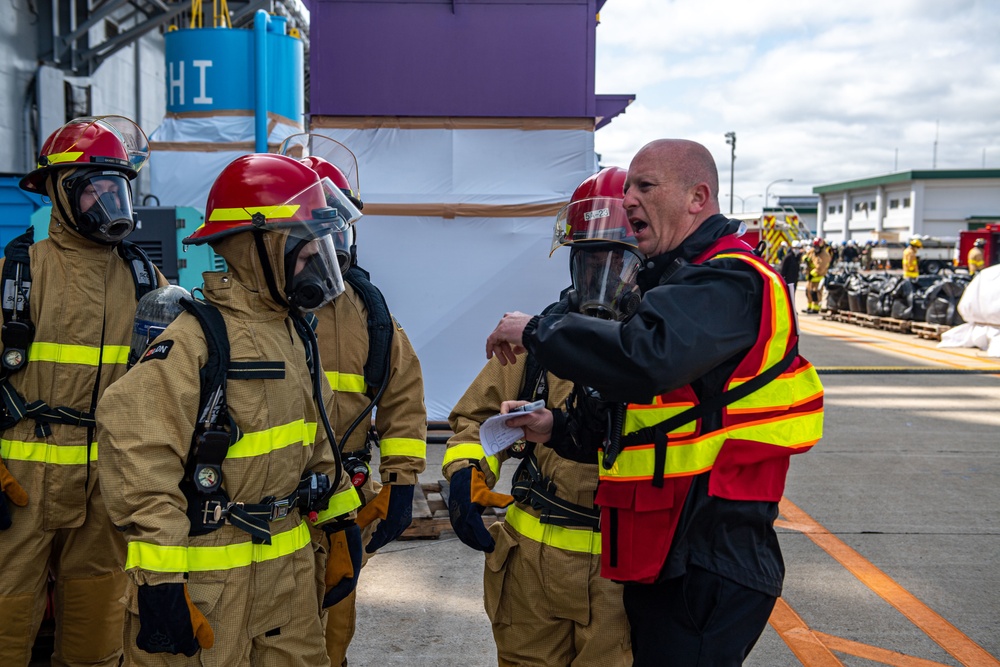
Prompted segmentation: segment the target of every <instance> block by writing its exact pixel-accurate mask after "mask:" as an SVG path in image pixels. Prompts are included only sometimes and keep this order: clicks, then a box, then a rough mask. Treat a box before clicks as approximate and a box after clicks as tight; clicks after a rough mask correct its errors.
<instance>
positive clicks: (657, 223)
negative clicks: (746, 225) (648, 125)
mask: <svg viewBox="0 0 1000 667" xmlns="http://www.w3.org/2000/svg"><path fill="white" fill-rule="evenodd" d="M623 203H624V205H625V210H626V211H627V212H628V215H629V222H630V224H631V225H632V229H633V231H634V232H635V235H636V240H637V241H638V243H639V250H641V251H642V252H643V253H645V254H646V256H647V257H653V256H656V255H661V254H663V253H665V252H669V251H671V250H673V249H674V248H676V247H678V246H679V245H680V244H681V243H682V242H683V241H684V239H686V238H687V237H688V236H690V235H691V234H692V233H693V232H694V231H695V230H696V229H698V227H699V226H700V225H701V223H702V222H704V221H705V220H707V219H708V218H710V217H711V216H713V215H715V214H716V213H718V212H719V172H718V169H717V168H716V166H715V160H714V159H713V158H712V154H711V153H709V152H708V149H706V148H705V147H704V146H702V145H701V144H699V143H696V142H694V141H688V140H686V139H658V140H657V141H653V142H650V143H648V144H646V145H645V146H643V147H642V148H641V149H640V150H639V152H638V153H636V155H635V157H634V158H632V163H631V164H630V165H629V168H628V176H627V178H626V180H625V199H624V202H623Z"/></svg>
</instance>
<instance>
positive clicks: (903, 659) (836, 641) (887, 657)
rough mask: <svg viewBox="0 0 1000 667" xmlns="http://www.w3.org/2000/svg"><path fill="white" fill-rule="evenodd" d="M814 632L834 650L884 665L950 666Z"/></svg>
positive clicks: (896, 666) (893, 666)
mask: <svg viewBox="0 0 1000 667" xmlns="http://www.w3.org/2000/svg"><path fill="white" fill-rule="evenodd" d="M813 634H814V635H816V638H817V639H819V640H820V641H821V642H823V644H825V645H826V646H828V647H829V648H831V649H833V650H834V651H839V652H840V653H846V654H848V655H853V656H856V657H858V658H865V659H867V660H873V661H875V662H880V663H882V664H883V665H891V666H892V667H949V665H947V664H945V663H943V662H934V661H933V660H924V659H923V658H916V657H914V656H912V655H906V654H905V653H900V652H899V651H890V650H889V649H885V648H879V647H877V646H869V645H868V644H862V643H861V642H852V641H851V640H850V639H844V638H843V637H835V636H833V635H828V634H826V633H825V632H816V631H813Z"/></svg>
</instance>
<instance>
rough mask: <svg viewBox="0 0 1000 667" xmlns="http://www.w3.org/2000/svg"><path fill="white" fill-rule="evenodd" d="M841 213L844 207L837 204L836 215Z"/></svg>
mask: <svg viewBox="0 0 1000 667" xmlns="http://www.w3.org/2000/svg"><path fill="white" fill-rule="evenodd" d="M843 212H844V205H843V204H837V213H843Z"/></svg>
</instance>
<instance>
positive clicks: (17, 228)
mask: <svg viewBox="0 0 1000 667" xmlns="http://www.w3.org/2000/svg"><path fill="white" fill-rule="evenodd" d="M20 180H21V178H20V177H19V176H0V251H2V250H3V248H5V247H6V246H7V243H8V242H10V241H11V239H13V238H14V237H15V236H19V235H20V234H23V233H24V230H25V229H27V228H28V226H29V225H31V224H32V214H33V213H34V212H35V211H37V210H39V209H40V208H42V207H43V206H44V204H43V203H42V202H43V200H42V197H41V196H40V195H35V194H31V193H28V192H25V191H24V190H22V189H21V188H19V187H18V185H17V184H18V181H20ZM45 226H46V230H47V228H48V216H45ZM35 236H36V238H37V237H38V229H37V228H36V229H35Z"/></svg>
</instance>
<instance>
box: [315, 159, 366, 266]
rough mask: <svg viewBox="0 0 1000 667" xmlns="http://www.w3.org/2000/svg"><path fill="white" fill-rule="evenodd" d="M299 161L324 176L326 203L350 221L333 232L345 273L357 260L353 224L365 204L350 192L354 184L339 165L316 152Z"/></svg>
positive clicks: (338, 256)
mask: <svg viewBox="0 0 1000 667" xmlns="http://www.w3.org/2000/svg"><path fill="white" fill-rule="evenodd" d="M299 162H301V163H302V164H304V165H306V166H307V167H309V168H310V169H312V170H313V171H315V172H316V173H317V174H319V177H320V178H321V179H323V185H324V187H325V189H326V203H327V205H328V206H331V207H333V208H334V209H336V210H337V212H338V213H339V214H340V216H341V217H342V218H343V219H344V221H345V223H346V224H347V229H345V230H344V231H342V232H336V233H334V235H333V245H334V246H335V247H336V248H337V258H338V259H339V261H340V271H341V273H344V272H346V271H347V270H348V269H349V268H351V265H352V264H354V263H356V262H357V249H356V248H355V245H354V239H355V232H354V223H355V222H357V220H358V219H359V218H360V217H361V210H360V209H361V207H362V206H363V204H362V203H361V200H360V199H358V198H357V196H356V195H355V194H354V193H353V192H352V191H351V184H350V183H349V182H348V179H347V177H346V176H345V175H344V172H342V171H341V170H340V168H339V167H337V166H335V165H333V164H330V162H328V161H327V160H325V159H324V158H321V157H316V156H314V155H311V156H309V157H304V158H302V159H301V160H299Z"/></svg>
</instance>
